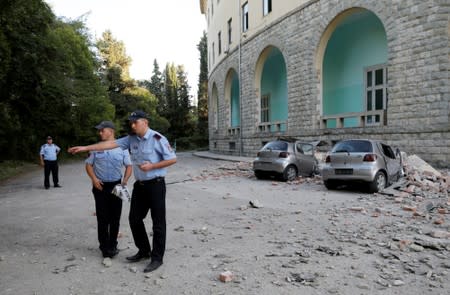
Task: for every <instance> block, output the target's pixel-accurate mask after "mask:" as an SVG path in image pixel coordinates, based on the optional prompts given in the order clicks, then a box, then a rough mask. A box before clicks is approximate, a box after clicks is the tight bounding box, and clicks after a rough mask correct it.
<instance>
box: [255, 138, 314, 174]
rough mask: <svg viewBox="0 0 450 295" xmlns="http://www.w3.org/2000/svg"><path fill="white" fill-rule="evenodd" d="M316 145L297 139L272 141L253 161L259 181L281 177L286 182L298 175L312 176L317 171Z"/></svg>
mask: <svg viewBox="0 0 450 295" xmlns="http://www.w3.org/2000/svg"><path fill="white" fill-rule="evenodd" d="M314 148H315V146H314V144H312V143H307V142H300V141H297V140H295V139H278V140H275V141H270V142H268V143H267V144H266V145H264V146H263V147H262V149H261V150H260V151H259V152H258V154H257V157H256V159H255V160H254V161H253V171H254V172H255V176H256V178H258V179H261V178H264V177H265V176H268V175H279V176H281V178H282V179H283V180H285V181H288V180H289V181H290V180H293V179H295V178H296V177H297V176H298V175H304V176H310V175H312V174H313V173H314V172H316V171H317V169H318V168H317V167H318V163H317V159H316V158H315V157H314Z"/></svg>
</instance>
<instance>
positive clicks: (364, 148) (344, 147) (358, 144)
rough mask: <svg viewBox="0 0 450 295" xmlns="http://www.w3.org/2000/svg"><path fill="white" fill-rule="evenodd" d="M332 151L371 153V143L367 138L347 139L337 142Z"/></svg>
mask: <svg viewBox="0 0 450 295" xmlns="http://www.w3.org/2000/svg"><path fill="white" fill-rule="evenodd" d="M331 152H333V153H371V152H373V149H372V144H371V143H370V142H369V141H367V140H349V141H341V142H338V143H337V144H336V145H335V146H334V148H333V150H332V151H331Z"/></svg>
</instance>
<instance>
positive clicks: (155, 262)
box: [69, 110, 177, 272]
mask: <svg viewBox="0 0 450 295" xmlns="http://www.w3.org/2000/svg"><path fill="white" fill-rule="evenodd" d="M128 119H129V121H130V125H131V129H132V130H133V132H134V134H132V135H128V136H125V137H122V138H119V139H117V140H115V141H103V142H100V143H96V144H92V145H88V146H76V147H72V148H70V149H69V152H70V153H78V152H85V151H92V150H107V149H112V148H116V147H121V148H122V149H129V151H130V156H131V161H132V162H133V172H134V177H135V179H136V182H135V183H134V186H133V193H132V199H131V205H130V215H129V221H130V227H131V231H132V233H133V239H134V243H135V245H136V247H137V248H138V252H137V253H136V254H135V255H133V256H130V257H127V260H128V261H130V262H137V261H140V260H142V259H145V258H151V262H150V263H149V264H148V265H147V267H146V268H145V269H144V272H151V271H154V270H155V269H157V268H158V267H160V266H161V265H162V264H163V257H164V252H165V247H166V184H165V180H164V176H165V175H166V174H167V170H166V169H165V168H166V167H168V166H170V165H173V164H175V163H176V161H177V159H176V155H175V152H174V151H173V150H172V148H171V146H170V144H169V142H168V140H167V139H166V138H165V137H164V136H163V135H161V134H160V133H158V132H156V131H154V130H152V129H150V128H149V126H148V115H147V114H146V113H145V112H143V111H140V110H137V111H134V112H132V113H131V115H130V116H129V117H128ZM149 210H150V213H151V217H152V222H153V245H152V246H153V248H152V247H151V246H150V243H149V239H148V236H147V232H146V230H145V224H144V218H145V216H146V215H147V213H148V211H149Z"/></svg>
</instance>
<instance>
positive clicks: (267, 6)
mask: <svg viewBox="0 0 450 295" xmlns="http://www.w3.org/2000/svg"><path fill="white" fill-rule="evenodd" d="M270 12H272V0H263V15H268V14H269V13H270Z"/></svg>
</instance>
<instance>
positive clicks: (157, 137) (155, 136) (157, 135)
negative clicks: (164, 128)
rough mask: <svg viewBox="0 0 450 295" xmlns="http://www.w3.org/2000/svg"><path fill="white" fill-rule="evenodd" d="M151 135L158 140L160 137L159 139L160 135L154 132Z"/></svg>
mask: <svg viewBox="0 0 450 295" xmlns="http://www.w3.org/2000/svg"><path fill="white" fill-rule="evenodd" d="M153 137H154V138H155V139H156V140H160V139H161V135H159V134H158V133H155V135H153Z"/></svg>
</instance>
